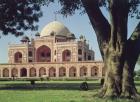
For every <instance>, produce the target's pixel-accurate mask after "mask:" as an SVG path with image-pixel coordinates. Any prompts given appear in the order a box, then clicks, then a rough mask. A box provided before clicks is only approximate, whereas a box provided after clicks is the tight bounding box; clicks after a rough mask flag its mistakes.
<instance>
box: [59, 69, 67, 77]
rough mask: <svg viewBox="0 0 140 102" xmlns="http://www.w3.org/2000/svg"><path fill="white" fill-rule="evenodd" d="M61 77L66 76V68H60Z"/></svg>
mask: <svg viewBox="0 0 140 102" xmlns="http://www.w3.org/2000/svg"><path fill="white" fill-rule="evenodd" d="M59 76H60V77H64V76H66V68H65V67H61V68H59Z"/></svg>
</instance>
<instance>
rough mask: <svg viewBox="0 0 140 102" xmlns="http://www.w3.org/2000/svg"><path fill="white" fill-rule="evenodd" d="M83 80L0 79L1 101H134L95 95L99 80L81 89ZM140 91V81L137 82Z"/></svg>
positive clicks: (90, 82)
mask: <svg viewBox="0 0 140 102" xmlns="http://www.w3.org/2000/svg"><path fill="white" fill-rule="evenodd" d="M80 83H81V81H49V82H40V81H38V82H37V83H36V84H35V85H30V82H26V81H0V102H133V101H132V100H131V101H130V100H124V99H118V100H105V99H99V98H97V97H95V96H94V95H95V94H96V93H97V92H98V90H99V88H100V84H99V83H98V81H89V82H88V84H89V90H88V91H81V90H80V88H79V86H80ZM136 85H137V88H138V90H139V92H140V82H136Z"/></svg>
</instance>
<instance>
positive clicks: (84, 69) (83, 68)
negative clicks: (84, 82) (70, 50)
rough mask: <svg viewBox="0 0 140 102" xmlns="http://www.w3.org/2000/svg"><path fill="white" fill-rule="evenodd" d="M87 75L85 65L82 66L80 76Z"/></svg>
mask: <svg viewBox="0 0 140 102" xmlns="http://www.w3.org/2000/svg"><path fill="white" fill-rule="evenodd" d="M86 75H87V67H85V66H83V67H81V68H80V76H82V77H83V76H86Z"/></svg>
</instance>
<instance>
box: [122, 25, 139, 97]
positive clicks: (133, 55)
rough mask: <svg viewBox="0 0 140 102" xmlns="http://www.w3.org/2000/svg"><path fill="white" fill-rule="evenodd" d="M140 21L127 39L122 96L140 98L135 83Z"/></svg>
mask: <svg viewBox="0 0 140 102" xmlns="http://www.w3.org/2000/svg"><path fill="white" fill-rule="evenodd" d="M139 46H140V22H139V23H138V25H137V27H136V28H135V30H134V32H133V34H132V36H131V37H130V38H129V39H128V41H127V52H126V58H125V64H124V68H123V84H122V87H123V88H122V96H123V97H128V98H138V99H140V97H139V95H138V93H137V90H136V87H135V83H134V79H133V77H134V75H133V74H134V68H135V64H136V62H137V60H138V57H139V54H140V47H139Z"/></svg>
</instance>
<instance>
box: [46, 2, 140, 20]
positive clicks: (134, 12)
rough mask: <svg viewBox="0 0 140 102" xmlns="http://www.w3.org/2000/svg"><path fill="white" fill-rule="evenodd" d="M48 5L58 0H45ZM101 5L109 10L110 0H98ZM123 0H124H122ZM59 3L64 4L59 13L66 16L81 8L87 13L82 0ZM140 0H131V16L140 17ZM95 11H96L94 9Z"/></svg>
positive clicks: (129, 5)
mask: <svg viewBox="0 0 140 102" xmlns="http://www.w3.org/2000/svg"><path fill="white" fill-rule="evenodd" d="M44 1H45V2H46V4H47V5H49V4H50V3H54V2H56V1H55V0H44ZM96 1H97V2H98V4H99V6H100V7H106V8H107V10H108V1H109V0H96ZM122 1H123V0H122ZM57 2H58V3H60V5H61V6H62V8H61V10H60V11H59V13H61V14H63V15H64V16H68V15H73V14H75V11H76V10H81V11H82V12H81V13H85V10H84V8H83V5H82V2H81V0H57ZM139 5H140V0H129V4H128V7H129V15H130V16H131V17H136V18H137V19H140V8H139ZM93 12H94V11H93Z"/></svg>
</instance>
